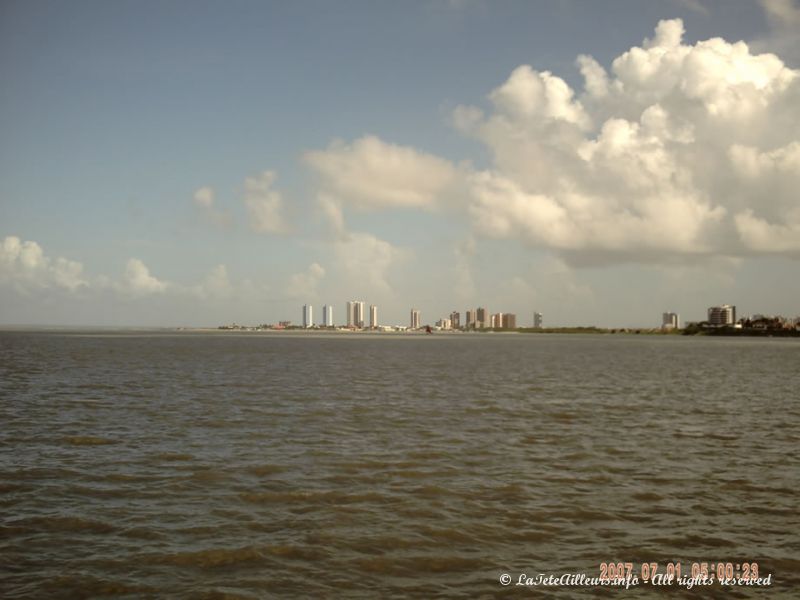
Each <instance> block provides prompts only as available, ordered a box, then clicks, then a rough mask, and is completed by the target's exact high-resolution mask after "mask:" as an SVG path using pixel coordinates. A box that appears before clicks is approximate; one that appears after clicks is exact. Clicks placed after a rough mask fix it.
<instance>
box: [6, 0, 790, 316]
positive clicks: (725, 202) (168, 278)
mask: <svg viewBox="0 0 800 600" xmlns="http://www.w3.org/2000/svg"><path fill="white" fill-rule="evenodd" d="M0 82H2V83H1V84H0V324H2V325H22V324H30V325H68V326H79V325H98V326H198V327H202V326H217V325H221V324H227V323H231V322H236V323H244V324H261V323H276V322H278V321H282V320H291V321H293V322H294V323H299V322H300V321H301V309H302V305H303V304H311V305H312V306H313V307H314V313H315V320H319V319H320V318H321V316H322V305H323V304H328V305H332V306H333V307H334V308H333V310H334V319H335V321H336V323H337V324H339V323H342V322H343V321H344V318H345V303H346V302H347V301H348V300H362V301H364V302H365V303H366V304H367V305H370V304H375V305H377V306H378V316H379V321H380V322H381V324H407V323H408V318H409V311H410V309H411V308H412V307H413V308H417V309H419V310H420V311H421V313H422V321H423V322H424V323H431V324H432V323H433V322H434V321H436V320H438V319H440V318H442V317H446V316H448V315H449V314H450V312H452V311H454V310H455V311H459V312H462V313H463V312H464V311H466V310H467V309H472V308H476V307H478V306H483V307H487V308H488V309H489V311H490V312H492V313H494V312H511V313H516V315H517V323H518V324H519V325H521V326H524V325H529V324H530V323H531V321H532V318H533V312H534V311H538V312H541V313H543V315H544V324H545V325H546V326H558V325H563V326H576V325H597V326H601V327H654V326H658V325H660V323H661V314H662V313H663V312H665V311H672V312H677V313H679V314H680V315H681V320H682V321H697V320H703V319H704V318H705V316H706V310H707V308H708V307H709V306H713V305H719V304H734V305H736V306H737V311H738V314H739V315H747V314H755V313H762V314H781V315H785V316H792V317H793V316H797V315H800V277H798V275H799V274H800V194H799V193H798V190H800V2H798V0H761V1H760V2H756V1H751V0H720V1H713V0H664V1H660V2H641V1H640V0H606V1H604V2H596V1H592V0H560V1H559V0H552V1H543V2H528V1H522V0H520V1H514V0H504V1H502V2H500V1H496V2H495V1H491V2H490V1H488V0H417V1H409V2H388V1H387V2H383V1H380V2H374V1H367V0H364V1H355V0H339V1H337V2H327V1H322V0H308V1H305V0H299V1H297V2H268V1H247V0H231V1H230V2H218V1H210V2H206V1H203V0H192V1H186V0H166V1H159V2H156V1H149V0H144V1H142V0H137V1H126V0H120V1H116V2H106V1H104V0H98V1H87V0H75V1H73V2H58V1H48V0H24V1H17V0H3V2H0Z"/></svg>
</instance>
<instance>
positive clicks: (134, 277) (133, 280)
mask: <svg viewBox="0 0 800 600" xmlns="http://www.w3.org/2000/svg"><path fill="white" fill-rule="evenodd" d="M118 289H119V290H120V291H124V292H129V293H131V294H133V295H135V296H144V295H148V294H158V293H161V292H164V291H165V290H166V289H167V283H166V282H164V281H160V280H159V279H157V278H155V277H154V276H153V275H151V274H150V270H149V269H148V268H147V266H146V265H145V264H144V263H143V262H142V261H141V260H139V259H138V258H131V259H130V260H128V263H127V265H126V266H125V277H124V279H123V283H122V285H121V286H118Z"/></svg>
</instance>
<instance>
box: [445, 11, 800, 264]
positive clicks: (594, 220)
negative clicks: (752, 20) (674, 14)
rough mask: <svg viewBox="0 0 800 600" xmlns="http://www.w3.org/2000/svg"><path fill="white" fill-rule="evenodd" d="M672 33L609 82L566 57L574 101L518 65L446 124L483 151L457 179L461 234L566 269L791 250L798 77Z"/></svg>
mask: <svg viewBox="0 0 800 600" xmlns="http://www.w3.org/2000/svg"><path fill="white" fill-rule="evenodd" d="M682 35H683V23H682V22H681V21H680V20H677V19H676V20H672V21H662V22H660V23H659V24H658V27H657V28H656V31H655V34H654V36H653V37H652V38H651V39H646V40H644V42H643V43H642V45H641V46H640V47H634V48H631V49H630V50H628V51H627V52H625V53H623V54H622V55H621V56H619V57H618V58H616V59H615V60H614V61H613V64H612V69H611V72H610V73H608V72H606V70H605V69H604V68H603V67H602V66H601V65H600V64H599V63H597V61H595V60H594V59H593V58H591V57H589V56H580V57H579V58H578V65H579V67H580V69H581V72H582V74H583V76H584V80H585V87H584V91H583V93H582V94H581V95H579V96H576V94H575V93H574V92H573V91H572V90H571V89H570V88H569V87H568V86H567V85H566V83H565V82H564V81H563V80H561V79H559V78H557V77H555V76H554V75H552V74H551V73H548V72H543V73H539V72H536V71H534V70H533V69H532V68H530V67H528V66H522V67H518V68H517V69H515V70H514V71H513V72H512V73H511V75H510V77H509V78H508V80H507V81H506V82H505V83H503V84H502V85H501V86H499V87H498V88H497V89H496V90H494V91H493V92H492V93H491V94H490V95H489V99H490V100H491V103H492V107H493V110H492V111H490V112H489V113H488V114H487V115H483V113H482V111H480V110H479V109H476V108H473V107H463V106H462V107H459V108H458V109H457V110H456V111H455V113H454V115H453V121H454V123H455V124H456V127H457V128H459V129H460V130H461V131H464V132H466V133H468V134H469V135H472V136H474V137H476V138H477V139H479V140H480V141H482V142H483V143H485V144H486V145H487V146H488V148H489V149H490V150H491V153H492V157H493V164H492V165H491V167H490V168H489V169H486V170H485V171H482V172H478V173H473V174H472V175H471V176H470V178H469V186H470V189H471V194H470V207H469V212H470V214H471V216H472V220H473V227H474V230H475V231H476V232H477V233H479V234H481V235H484V236H489V237H496V238H517V239H520V240H522V241H524V242H526V243H528V244H531V245H535V246H542V247H545V248H553V249H557V250H559V251H561V252H562V255H563V256H565V257H569V259H570V260H576V261H582V260H583V261H585V260H586V259H588V258H591V259H593V260H596V259H597V258H598V257H600V256H603V255H605V256H606V260H611V261H639V260H646V261H653V260H656V261H658V260H665V261H671V260H673V259H674V257H676V256H696V255H737V254H739V255H744V254H757V253H765V252H772V253H774V252H792V251H793V249H794V248H795V247H796V242H797V240H796V233H797V231H798V228H800V214H798V210H800V209H798V202H797V199H796V192H795V190H796V189H797V188H798V183H800V181H798V173H800V168H799V167H798V160H799V159H798V157H800V150H798V148H800V142H799V141H800V108H798V107H799V106H800V102H798V101H800V77H798V75H800V72H798V71H795V70H792V69H790V68H788V67H786V66H785V65H784V64H783V63H782V62H781V60H780V59H779V58H778V57H777V56H775V55H771V54H760V55H756V54H753V53H751V51H750V49H749V48H748V46H747V45H746V44H745V43H743V42H736V43H729V42H726V41H724V40H722V39H719V38H714V39H710V40H706V41H701V42H698V43H697V44H695V45H686V44H684V43H683V42H682ZM765 192H766V193H765ZM767 240H771V241H770V243H767Z"/></svg>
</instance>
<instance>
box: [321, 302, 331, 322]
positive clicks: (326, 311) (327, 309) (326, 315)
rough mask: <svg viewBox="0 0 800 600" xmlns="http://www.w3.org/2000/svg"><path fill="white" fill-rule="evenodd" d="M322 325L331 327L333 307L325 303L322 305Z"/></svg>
mask: <svg viewBox="0 0 800 600" xmlns="http://www.w3.org/2000/svg"><path fill="white" fill-rule="evenodd" d="M322 325H323V326H324V327H333V307H332V306H329V305H327V304H326V305H325V306H323V307H322Z"/></svg>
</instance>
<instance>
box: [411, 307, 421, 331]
mask: <svg viewBox="0 0 800 600" xmlns="http://www.w3.org/2000/svg"><path fill="white" fill-rule="evenodd" d="M410 328H411V329H419V311H418V310H417V309H416V308H412V309H411V324H410Z"/></svg>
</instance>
